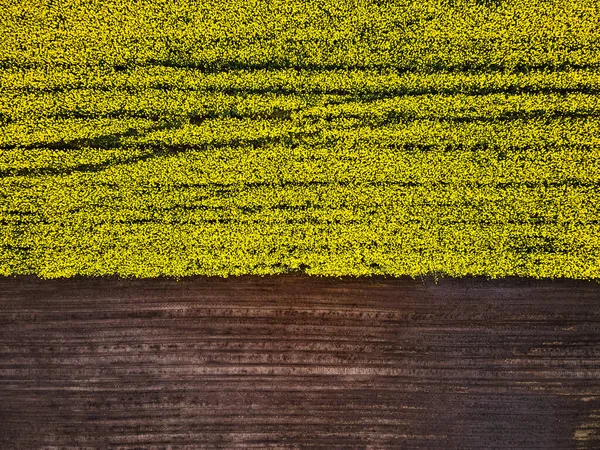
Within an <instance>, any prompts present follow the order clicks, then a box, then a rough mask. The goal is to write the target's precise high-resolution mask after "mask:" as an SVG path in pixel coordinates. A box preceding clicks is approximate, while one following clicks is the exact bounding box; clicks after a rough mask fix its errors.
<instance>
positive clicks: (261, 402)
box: [0, 276, 600, 450]
mask: <svg viewBox="0 0 600 450" xmlns="http://www.w3.org/2000/svg"><path fill="white" fill-rule="evenodd" d="M325 447H328V448H350V449H384V448H408V449H417V448H419V449H425V448H428V449H440V450H445V449H455V448H465V449H482V448H498V449H511V448H518V449H521V448H536V449H544V450H548V449H559V448H560V449H575V448H581V449H599V448H600V285H599V284H598V283H594V282H576V281H532V280H501V281H486V280H482V279H469V280H466V279H465V280H441V281H440V284H439V285H435V284H434V283H433V281H431V280H426V281H425V283H422V282H421V281H420V280H417V281H412V280H406V279H403V280H385V279H384V278H373V279H343V280H342V279H322V278H309V277H305V276H279V277H265V278H260V277H258V278H256V277H243V278H229V279H226V280H223V279H209V278H193V279H185V280H183V281H180V282H177V281H172V280H118V279H107V278H104V279H83V278H80V279H70V280H54V281H41V280H38V279H36V278H28V277H20V278H5V279H0V449H2V450H4V449H7V450H12V449H40V448H46V449H59V448H60V449H80V448H86V449H88V448H89V449H92V448H94V449H96V448H100V449H128V450H132V449H170V450H176V449H196V448H227V449H233V448H290V449H291V448H325Z"/></svg>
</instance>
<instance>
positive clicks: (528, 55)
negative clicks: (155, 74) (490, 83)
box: [0, 0, 600, 70]
mask: <svg viewBox="0 0 600 450" xmlns="http://www.w3.org/2000/svg"><path fill="white" fill-rule="evenodd" d="M0 11H1V12H0V23H2V26H3V28H4V30H3V31H4V32H3V33H0V47H2V48H3V53H2V57H1V59H0V64H2V65H3V66H5V67H7V66H19V65H20V66H23V67H29V66H36V65H38V66H40V65H50V66H53V65H61V64H62V65H126V66H127V65H135V64H162V65H175V66H194V67H200V68H203V69H209V70H220V69H222V68H231V67H240V66H241V67H249V68H250V69H254V68H260V67H265V66H275V67H295V66H298V67H386V66H393V67H399V68H405V69H414V70H440V69H449V70H465V69H473V70H486V69H489V68H501V69H507V70H513V69H522V68H531V67H538V68H539V67H545V68H548V69H550V70H555V69H557V68H561V67H579V66H590V67H598V65H599V64H600V47H599V46H598V37H599V31H598V27H597V17H598V16H599V15H600V14H598V13H599V7H598V4H597V2H596V1H594V0H567V1H565V0H511V1H506V2H499V3H496V2H489V3H487V2H485V3H483V4H482V2H476V1H473V0H458V1H454V2H448V1H444V0H424V1H418V2H417V1H411V2H403V3H401V4H396V3H395V4H386V3H385V2H379V1H361V2H356V1H353V0H342V1H340V0H335V1H334V0H324V1H318V2H306V1H303V0H277V1H272V0H268V1H267V0H255V1H244V2H239V1H236V2H220V1H211V2H202V3H196V2H194V3H189V2H184V1H182V0H178V1H168V2H167V1H160V2H159V1H154V0H153V1H150V0H144V1H139V0H118V1H116V0H113V1H106V2H103V3H102V4H101V5H97V4H94V2H90V1H77V2H76V1H69V2H60V3H57V2H53V1H50V0H46V1H42V0H28V1H25V2H23V1H17V0H7V1H5V2H4V4H3V8H2V9H1V10H0Z"/></svg>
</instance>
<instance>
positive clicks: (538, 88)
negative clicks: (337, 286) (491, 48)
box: [0, 66, 600, 97]
mask: <svg viewBox="0 0 600 450" xmlns="http://www.w3.org/2000/svg"><path fill="white" fill-rule="evenodd" d="M0 87H1V88H2V91H1V92H2V93H3V95H6V94H7V93H10V92H12V91H15V92H17V93H18V92H19V91H24V92H39V91H41V92H59V91H68V90H81V89H85V90H101V91H110V92H115V91H119V90H129V91H135V92H138V91H140V90H145V89H162V90H184V91H195V90H197V91H212V92H222V93H230V94H235V93H238V94H252V93H267V94H268V93H279V94H337V95H339V94H346V95H362V96H377V95H380V96H384V97H386V96H400V95H421V94H457V93H462V94H479V95H481V94H489V93H501V92H509V93H510V92H529V93H534V92H542V93H544V92H556V93H563V92H590V93H598V91H600V77H599V74H598V70H597V69H595V68H590V69H572V70H560V71H548V70H531V71H527V72H509V71H508V72H507V71H492V72H448V71H438V72H433V73H424V72H414V73H413V72H407V71H403V70H401V69H399V68H397V67H395V66H390V67H388V68H382V69H378V70H369V69H363V70H359V69H328V70H305V69H296V68H290V69H256V70H251V69H232V70H224V71H219V72H202V71H200V70H198V69H194V68H185V67H163V66H142V67H140V66H132V67H130V68H127V69H126V70H117V69H115V68H113V67H112V66H111V67H103V66H73V67H67V68H63V67H52V68H51V69H49V68H36V67H33V68H19V67H8V68H6V69H4V70H2V71H0ZM74 95H77V94H74Z"/></svg>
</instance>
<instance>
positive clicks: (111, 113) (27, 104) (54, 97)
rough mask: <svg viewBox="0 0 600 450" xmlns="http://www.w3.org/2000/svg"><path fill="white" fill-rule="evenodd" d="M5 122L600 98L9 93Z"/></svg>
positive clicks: (495, 107)
mask: <svg viewBox="0 0 600 450" xmlns="http://www.w3.org/2000/svg"><path fill="white" fill-rule="evenodd" d="M0 115H1V116H2V117H4V120H5V121H12V122H17V121H20V120H35V119H37V118H46V117H47V118H52V117H60V118H68V117H72V118H102V117H114V118H127V117H140V118H143V117H146V118H160V117H166V118H168V117H181V118H188V119H189V118H192V119H193V120H196V121H198V120H202V119H206V118H214V117H219V116H221V117H223V116H225V117H227V116H228V117H255V118H260V117H269V118H272V119H273V120H282V119H290V120H293V121H295V122H297V123H302V122H304V121H307V120H332V119H336V118H339V117H354V118H357V119H361V120H362V121H363V122H366V123H372V124H374V123H377V122H381V121H386V122H390V121H394V120H411V119H438V120H463V121H464V120H473V121H475V120H485V121H493V120H511V119H517V118H529V117H533V118H535V117H549V118H552V117H558V116H563V117H578V116H579V117H580V116H586V115H595V116H600V96H598V95H595V94H585V93H567V94H557V93H554V94H512V95H511V94H506V93H497V94H489V95H485V96H474V95H466V94H454V95H447V94H423V95H417V96H399V97H389V98H381V99H373V100H371V101H365V100H364V99H361V98H356V97H353V96H332V95H297V94H290V95H277V94H275V93H270V94H238V95H235V94H226V93H221V92H201V91H193V92H187V91H181V90H174V91H173V90H171V91H165V90H162V89H145V90H142V91H139V92H127V91H117V92H109V91H98V90H87V89H86V90H73V91H66V92H58V93H33V94H20V93H6V94H4V95H2V96H0Z"/></svg>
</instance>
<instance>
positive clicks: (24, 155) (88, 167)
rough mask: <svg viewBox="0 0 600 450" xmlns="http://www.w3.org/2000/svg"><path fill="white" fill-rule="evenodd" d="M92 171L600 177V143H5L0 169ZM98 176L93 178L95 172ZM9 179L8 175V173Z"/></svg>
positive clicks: (185, 175) (232, 180) (240, 178)
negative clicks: (168, 146) (169, 146)
mask: <svg viewBox="0 0 600 450" xmlns="http://www.w3.org/2000/svg"><path fill="white" fill-rule="evenodd" d="M52 175H55V176H63V177H67V176H75V177H77V176H79V178H77V179H82V177H86V176H87V177H88V178H90V179H93V180H94V181H96V182H99V183H109V182H112V183H116V184H120V183H124V184H126V183H128V184H130V185H131V186H132V187H133V186H135V185H137V184H140V183H141V184H145V185H159V186H164V187H165V188H168V187H169V186H173V185H175V186H176V185H186V184H187V185H209V184H217V185H244V184H259V183H266V184H275V185H276V184H281V183H291V182H296V183H325V182H331V183H353V182H357V183H364V182H372V183H375V182H381V183H384V182H387V183H421V184H422V183H436V182H437V183H444V184H453V183H457V184H465V183H476V184H479V185H501V184H505V183H514V184H520V183H533V184H541V183H554V184H557V185H558V184H561V183H566V184H569V183H571V184H573V183H582V184H586V183H587V184H590V183H598V182H600V146H591V147H590V146H579V147H578V146H564V147H557V146H554V145H553V146H549V147H545V148H542V147H537V146H532V147H523V148H509V149H505V150H503V149H501V148H500V149H499V148H494V147H483V148H475V149H472V150H469V149H467V150H465V149H446V148H444V147H433V148H431V149H429V150H427V151H423V150H421V151H413V150H402V149H390V148H385V147H384V148H378V147H376V146H363V147H358V148H356V147H355V148H353V147H349V146H345V147H344V146H339V147H335V146H331V147H318V146H298V147H295V148H289V147H288V146H285V145H269V146H267V147H265V148H251V147H244V146H241V147H219V148H212V149H208V150H187V151H184V152H179V153H175V154H169V152H168V151H166V150H164V149H163V152H162V153H161V149H160V148H159V149H157V150H153V149H148V148H144V147H140V148H137V149H136V148H134V149H114V150H113V149H94V148H84V149H70V150H52V149H30V150H22V149H14V150H2V151H0V176H3V177H4V178H5V180H6V179H8V178H9V177H19V178H18V179H20V180H22V181H27V180H30V179H31V177H40V176H52ZM92 176H93V178H91V177H92ZM5 182H6V181H5Z"/></svg>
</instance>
